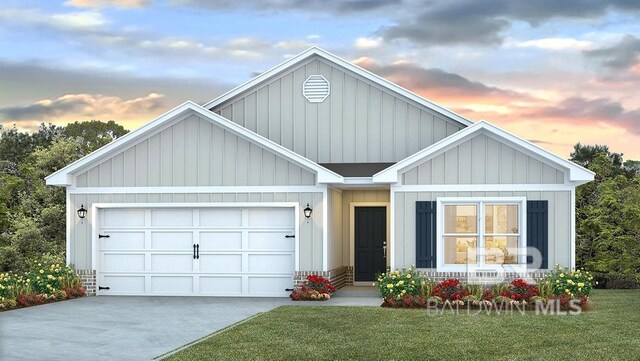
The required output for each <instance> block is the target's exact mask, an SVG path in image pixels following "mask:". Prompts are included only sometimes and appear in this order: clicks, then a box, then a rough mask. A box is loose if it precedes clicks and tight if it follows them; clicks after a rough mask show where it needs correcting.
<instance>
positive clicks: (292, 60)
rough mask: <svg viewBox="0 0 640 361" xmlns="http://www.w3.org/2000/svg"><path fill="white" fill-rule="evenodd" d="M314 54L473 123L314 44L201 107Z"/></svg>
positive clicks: (460, 120) (464, 122)
mask: <svg viewBox="0 0 640 361" xmlns="http://www.w3.org/2000/svg"><path fill="white" fill-rule="evenodd" d="M314 55H316V56H318V57H320V58H323V59H325V60H327V61H329V62H332V63H334V64H336V65H339V66H341V67H343V68H345V69H347V70H349V71H351V72H353V73H355V74H357V75H359V76H362V77H363V78H365V79H367V80H369V81H371V82H373V83H375V84H378V85H379V86H381V87H383V88H386V89H389V90H390V91H392V92H395V93H397V94H399V95H401V96H404V97H405V98H408V99H410V100H412V101H414V102H416V103H418V104H420V105H422V106H424V107H426V108H428V109H431V110H433V111H435V112H437V113H440V114H442V115H445V116H447V117H449V118H451V119H453V120H454V121H456V122H458V123H460V124H462V125H463V126H465V127H466V126H470V125H472V124H473V122H472V121H470V120H469V119H467V118H465V117H463V116H462V115H460V114H457V113H455V112H452V111H451V110H449V109H446V108H444V107H442V106H440V105H438V104H436V103H433V102H431V101H430V100H427V99H425V98H423V97H421V96H419V95H417V94H416V93H413V92H411V91H409V90H407V89H405V88H403V87H401V86H399V85H397V84H395V83H393V82H390V81H388V80H386V79H384V78H382V77H380V76H378V75H376V74H374V73H372V72H370V71H368V70H366V69H364V68H361V67H359V66H357V65H355V64H352V63H351V62H349V61H346V60H344V59H342V58H340V57H338V56H336V55H334V54H331V53H329V52H328V51H326V50H323V49H320V48H318V47H315V46H314V47H311V48H309V49H307V50H305V51H303V52H302V53H300V54H298V55H296V56H294V57H291V58H289V59H287V60H286V61H284V62H282V63H281V64H279V65H277V66H275V67H273V68H271V69H270V70H267V71H265V72H264V73H262V74H260V75H258V76H256V77H255V78H253V79H251V80H249V81H247V82H246V83H244V84H242V85H240V86H238V87H236V88H234V89H231V90H230V91H228V92H226V93H224V94H222V95H220V96H219V97H217V98H215V99H213V100H211V101H209V102H207V103H205V104H204V105H203V107H205V108H207V109H212V108H214V107H216V106H218V105H220V104H222V103H224V102H226V101H228V100H229V99H231V98H233V97H235V96H237V95H240V94H242V93H243V92H245V91H247V90H249V89H250V88H252V87H254V86H256V85H258V84H261V83H263V82H265V81H267V80H268V79H270V78H272V77H273V76H275V75H277V74H280V73H281V72H283V71H284V70H286V69H289V68H291V67H293V66H295V65H296V64H298V63H301V62H303V61H305V60H306V59H308V58H309V57H311V56H314Z"/></svg>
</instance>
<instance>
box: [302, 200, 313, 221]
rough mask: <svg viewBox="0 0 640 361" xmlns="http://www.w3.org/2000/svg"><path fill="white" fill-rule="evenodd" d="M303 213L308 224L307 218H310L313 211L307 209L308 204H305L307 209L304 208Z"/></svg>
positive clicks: (309, 208)
mask: <svg viewBox="0 0 640 361" xmlns="http://www.w3.org/2000/svg"><path fill="white" fill-rule="evenodd" d="M303 212H304V216H305V218H306V219H307V222H309V218H311V213H313V209H311V207H309V203H307V208H305V209H304V210H303Z"/></svg>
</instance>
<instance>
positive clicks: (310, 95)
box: [302, 75, 330, 103]
mask: <svg viewBox="0 0 640 361" xmlns="http://www.w3.org/2000/svg"><path fill="white" fill-rule="evenodd" d="M329 92H330V85H329V81H328V80H327V79H325V78H324V77H323V76H322V75H312V76H310V77H309V78H308V79H307V80H305V82H304V83H303V84H302V94H304V97H305V98H307V100H308V101H310V102H311V103H322V102H323V101H324V100H325V99H327V97H328V96H329Z"/></svg>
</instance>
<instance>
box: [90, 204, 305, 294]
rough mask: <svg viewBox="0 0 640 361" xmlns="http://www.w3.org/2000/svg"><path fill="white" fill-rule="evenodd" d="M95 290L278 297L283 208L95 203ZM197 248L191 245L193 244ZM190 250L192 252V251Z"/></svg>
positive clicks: (286, 275)
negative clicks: (101, 206)
mask: <svg viewBox="0 0 640 361" xmlns="http://www.w3.org/2000/svg"><path fill="white" fill-rule="evenodd" d="M98 212H99V213H98V225H99V234H101V235H108V237H104V238H99V239H98V245H97V248H98V256H97V265H96V266H97V269H98V273H97V282H98V285H100V286H101V287H109V290H100V291H98V294H107V295H199V296H286V295H287V294H288V293H287V292H286V289H287V288H291V287H292V285H293V270H294V264H295V259H294V257H295V238H287V237H286V236H290V235H295V229H296V227H295V214H294V212H295V209H294V208H291V207H281V208H273V207H266V208H263V207H251V208H240V207H239V208H235V207H230V208H229V207H207V208H105V209H99V210H98ZM196 246H197V247H198V248H197V251H196V248H195V247H196ZM196 257H197V258H196Z"/></svg>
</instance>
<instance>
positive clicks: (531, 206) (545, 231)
mask: <svg viewBox="0 0 640 361" xmlns="http://www.w3.org/2000/svg"><path fill="white" fill-rule="evenodd" d="M527 247H534V248H536V249H538V251H540V254H541V255H542V265H541V266H540V268H542V269H547V268H549V262H548V260H549V202H548V201H527ZM532 261H533V259H532V258H531V257H529V256H528V257H527V264H531V262H532Z"/></svg>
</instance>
